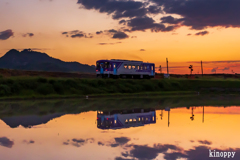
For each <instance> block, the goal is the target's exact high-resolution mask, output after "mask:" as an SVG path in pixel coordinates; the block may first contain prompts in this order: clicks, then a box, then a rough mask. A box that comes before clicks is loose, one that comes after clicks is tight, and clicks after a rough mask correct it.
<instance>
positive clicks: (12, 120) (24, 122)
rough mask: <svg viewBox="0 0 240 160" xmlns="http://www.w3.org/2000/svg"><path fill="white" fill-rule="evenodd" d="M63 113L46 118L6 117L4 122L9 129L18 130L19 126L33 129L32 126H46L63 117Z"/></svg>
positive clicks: (31, 116)
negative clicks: (51, 121)
mask: <svg viewBox="0 0 240 160" xmlns="http://www.w3.org/2000/svg"><path fill="white" fill-rule="evenodd" d="M62 115H64V114H62V113H54V114H49V115H44V116H37V115H30V116H13V117H4V118H2V121H3V122H5V123H6V124H7V125H8V126H9V127H11V128H16V127H18V126H20V125H21V126H23V127H25V128H31V127H32V126H36V125H40V124H46V123H47V122H49V121H50V120H52V119H54V118H57V117H61V116H62Z"/></svg>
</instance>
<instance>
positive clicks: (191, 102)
mask: <svg viewBox="0 0 240 160" xmlns="http://www.w3.org/2000/svg"><path fill="white" fill-rule="evenodd" d="M190 106H240V101H239V96H230V95H228V96H218V95H211V96H209V95H208V96H207V95H200V96H192V97H189V96H176V97H162V96H160V97H159V96H154V97H142V98H139V97H127V98H112V97H110V98H100V99H99V98H97V99H95V98H90V99H88V100H87V99H57V100H56V99H54V100H53V99H51V100H34V101H33V100H27V101H23V100H21V101H9V102H6V101H1V102H0V118H2V117H6V116H20V115H46V114H52V113H66V114H67V113H71V114H72V113H82V112H87V111H97V110H102V111H109V110H119V109H130V108H155V109H164V108H165V107H171V108H176V107H187V108H189V107H190Z"/></svg>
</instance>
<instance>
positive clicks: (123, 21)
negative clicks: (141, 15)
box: [118, 19, 127, 25]
mask: <svg viewBox="0 0 240 160" xmlns="http://www.w3.org/2000/svg"><path fill="white" fill-rule="evenodd" d="M126 22H127V21H126V20H125V19H122V20H121V21H119V22H118V23H119V24H124V25H125V24H126Z"/></svg>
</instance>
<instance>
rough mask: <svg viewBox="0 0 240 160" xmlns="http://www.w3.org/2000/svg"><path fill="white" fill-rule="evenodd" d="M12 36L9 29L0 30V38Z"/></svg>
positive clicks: (5, 38)
mask: <svg viewBox="0 0 240 160" xmlns="http://www.w3.org/2000/svg"><path fill="white" fill-rule="evenodd" d="M11 36H13V31H12V30H11V29H8V30H5V31H2V32H0V40H7V39H8V38H10V37H11Z"/></svg>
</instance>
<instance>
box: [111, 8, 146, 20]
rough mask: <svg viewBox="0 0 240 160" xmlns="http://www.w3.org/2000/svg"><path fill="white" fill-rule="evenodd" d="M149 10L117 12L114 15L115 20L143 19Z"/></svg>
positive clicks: (139, 9)
mask: <svg viewBox="0 0 240 160" xmlns="http://www.w3.org/2000/svg"><path fill="white" fill-rule="evenodd" d="M147 12H148V10H147V9H146V8H138V9H132V10H127V11H125V12H116V13H115V14H114V15H113V19H120V18H126V17H127V18H133V17H142V16H145V15H146V14H147Z"/></svg>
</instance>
